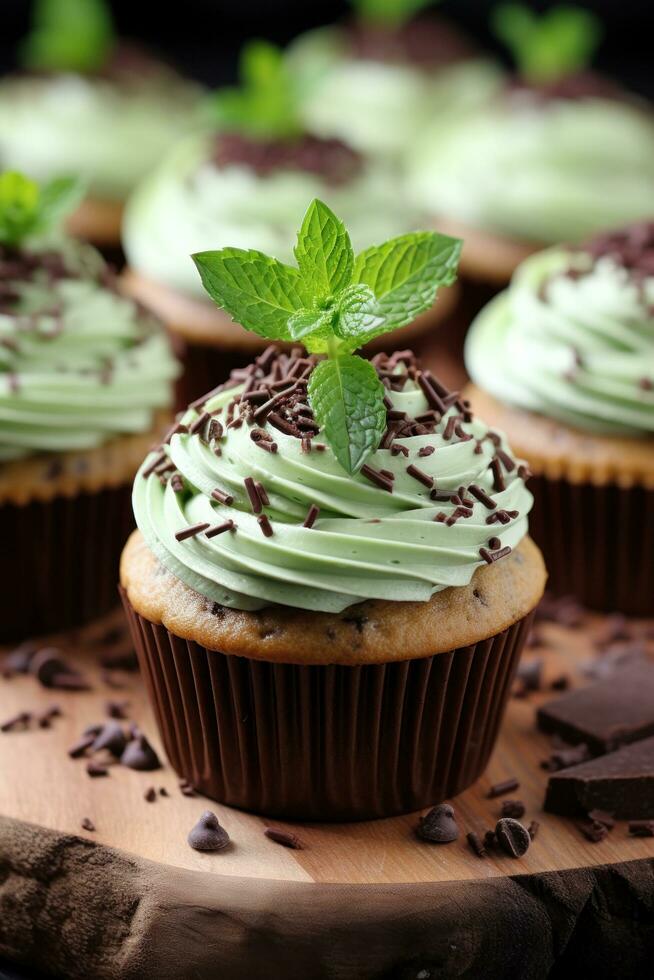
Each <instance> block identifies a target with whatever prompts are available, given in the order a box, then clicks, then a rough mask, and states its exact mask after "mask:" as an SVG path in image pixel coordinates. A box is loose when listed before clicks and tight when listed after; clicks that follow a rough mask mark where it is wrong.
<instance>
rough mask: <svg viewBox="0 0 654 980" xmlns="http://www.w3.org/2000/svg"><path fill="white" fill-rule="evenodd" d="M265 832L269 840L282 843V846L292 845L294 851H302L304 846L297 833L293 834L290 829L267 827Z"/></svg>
mask: <svg viewBox="0 0 654 980" xmlns="http://www.w3.org/2000/svg"><path fill="white" fill-rule="evenodd" d="M264 834H265V836H266V837H268V838H269V840H272V841H274V842H275V843H276V844H281V845H282V847H290V848H291V849H292V850H294V851H301V850H303V848H304V845H303V843H302V841H301V840H300V838H299V837H298V836H297V834H292V833H291V832H290V831H288V830H280V829H279V827H266V829H265V830H264Z"/></svg>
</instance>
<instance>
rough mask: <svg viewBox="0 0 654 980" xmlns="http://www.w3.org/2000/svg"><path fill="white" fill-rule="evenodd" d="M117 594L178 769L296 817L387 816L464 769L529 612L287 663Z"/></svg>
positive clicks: (475, 766)
mask: <svg viewBox="0 0 654 980" xmlns="http://www.w3.org/2000/svg"><path fill="white" fill-rule="evenodd" d="M122 595H123V602H124V605H125V609H126V612H127V616H128V619H129V622H130V628H131V631H132V636H133V639H134V642H135V646H136V649H137V653H138V656H139V661H140V664H141V669H142V672H143V675H144V678H145V683H146V685H147V689H148V692H149V696H150V699H151V701H152V704H153V706H154V711H155V715H156V719H157V723H158V726H159V730H160V733H161V737H162V740H163V743H164V747H165V750H166V753H167V755H168V758H169V759H170V762H171V763H172V765H173V767H174V769H175V770H176V771H177V773H178V774H179V776H181V777H182V778H183V779H186V780H188V782H189V783H190V784H191V785H192V786H194V787H195V788H196V789H198V790H199V791H200V792H202V793H204V794H206V795H207V796H209V797H211V798H213V799H215V800H218V801H219V802H221V803H225V804H228V805H230V806H235V807H240V808H242V809H245V810H253V811H255V812H258V813H265V814H267V815H270V816H277V817H287V818H293V819H308V820H359V819H368V818H373V817H384V816H391V815H393V814H397V813H404V812H408V811H411V810H416V809H419V808H420V807H424V806H427V805H430V804H433V803H438V802H439V801H440V800H443V799H445V798H449V797H453V796H455V795H456V794H457V793H460V792H461V791H462V790H463V789H465V788H466V787H467V786H469V785H470V784H471V783H473V782H474V781H475V780H476V779H477V778H478V776H480V775H481V773H482V772H483V771H484V768H485V767H486V764H487V762H488V758H489V756H490V753H491V751H492V748H493V745H494V742H495V739H496V736H497V732H498V728H499V725H500V721H501V719H502V715H503V712H504V708H505V705H506V700H507V697H508V694H509V689H510V685H511V682H512V679H513V676H514V672H515V668H516V666H517V662H518V658H519V656H520V651H521V648H522V646H523V643H524V640H525V637H526V635H527V632H528V629H529V623H530V621H531V615H529V616H527V617H525V618H523V619H522V620H519V621H518V622H517V623H515V624H514V625H513V626H511V627H509V628H508V629H506V630H504V631H503V632H501V633H498V634H497V635H496V636H493V637H491V638H490V639H487V640H483V641H481V642H479V643H476V644H473V645H472V646H467V647H462V648H460V649H457V650H453V651H451V652H449V653H439V654H436V655H434V656H432V657H426V658H423V659H417V660H408V661H402V662H394V663H386V664H367V665H362V666H345V665H327V666H325V665H298V664H283V663H271V662H266V661H261V660H250V659H248V658H247V657H239V656H234V655H226V654H223V653H219V652H216V651H214V650H208V649H206V648H205V647H203V646H201V645H199V644H198V643H195V642H193V641H189V640H183V639H181V638H180V637H178V636H176V635H175V634H173V633H171V632H170V631H169V630H167V629H166V627H165V626H162V625H157V624H154V623H152V622H150V621H149V620H147V619H145V618H144V617H143V616H141V615H139V614H138V613H137V612H136V611H135V610H134V609H133V607H132V606H131V604H130V602H129V600H128V599H127V597H126V594H125V593H124V591H123V592H122Z"/></svg>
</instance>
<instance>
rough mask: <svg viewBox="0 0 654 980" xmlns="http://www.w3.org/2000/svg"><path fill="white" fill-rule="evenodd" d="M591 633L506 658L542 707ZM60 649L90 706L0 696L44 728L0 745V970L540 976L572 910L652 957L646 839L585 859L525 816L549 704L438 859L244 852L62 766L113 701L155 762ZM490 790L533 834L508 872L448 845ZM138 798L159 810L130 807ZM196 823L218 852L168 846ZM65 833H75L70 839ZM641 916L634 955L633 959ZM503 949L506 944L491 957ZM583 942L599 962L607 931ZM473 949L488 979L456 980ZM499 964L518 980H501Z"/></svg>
mask: <svg viewBox="0 0 654 980" xmlns="http://www.w3.org/2000/svg"><path fill="white" fill-rule="evenodd" d="M601 629H602V619H601V618H600V617H588V621H587V623H585V625H584V628H583V629H575V630H572V629H568V628H564V627H561V626H559V625H557V624H553V623H546V624H543V625H542V626H541V627H539V630H540V631H541V632H542V634H543V637H544V639H545V645H544V646H539V647H538V649H535V650H533V651H531V650H530V651H527V653H526V656H527V657H532V656H538V657H543V658H544V659H545V672H544V679H545V687H547V686H548V684H549V683H550V682H551V680H553V679H554V678H555V677H558V676H560V675H561V674H566V675H571V676H573V677H574V678H575V680H576V681H578V680H579V679H580V677H581V674H580V667H582V666H583V664H584V662H586V661H590V660H591V659H593V658H594V657H596V656H597V653H596V650H595V649H594V644H593V638H594V637H596V636H597V635H599V631H600V630H601ZM95 632H96V633H98V634H99V635H100V636H101V635H102V633H103V629H99V628H98V629H97V630H96V631H95ZM60 646H61V647H63V648H64V649H65V655H66V658H67V659H68V660H69V661H70V662H71V663H74V664H75V665H76V666H78V667H79V669H80V670H82V671H83V672H84V674H85V675H86V676H87V677H88V679H89V681H90V682H91V684H92V690H90V691H87V692H83V693H82V692H74V693H73V692H62V691H49V690H46V689H44V688H42V687H41V686H40V685H39V684H38V683H37V681H36V680H35V679H34V678H33V677H31V676H23V675H20V676H19V675H16V676H13V677H11V678H9V679H3V680H0V705H1V709H2V710H1V715H0V723H1V722H2V721H3V720H4V719H6V718H8V717H10V716H13V715H14V714H16V713H18V712H21V711H28V712H33V713H38V712H40V711H44V710H45V709H47V708H48V707H49V706H50V705H52V704H53V703H57V704H58V705H59V706H60V707H61V711H62V716H61V717H59V718H56V719H55V720H54V721H53V722H52V725H51V727H50V728H45V729H41V728H39V727H38V726H36V725H34V724H33V725H31V726H30V727H29V729H28V730H26V731H13V732H10V733H5V734H0V813H1V814H2V817H1V818H0V913H1V915H0V955H2V954H4V955H6V956H8V957H13V958H16V959H20V960H22V961H23V962H26V963H29V964H31V965H33V966H36V967H39V968H41V969H44V970H46V969H47V970H51V971H53V972H55V973H57V974H58V975H63V976H66V977H69V976H70V977H78V976H79V977H82V976H84V977H96V976H97V977H123V976H128V977H132V976H134V977H136V976H138V977H157V978H159V977H169V976H170V977H173V976H174V977H176V978H184V977H187V976H188V977H203V976H205V975H206V976H219V977H223V976H225V977H232V976H233V977H239V976H247V977H258V976H262V977H263V976H280V977H286V976H289V977H295V976H298V977H299V976H318V977H323V976H324V977H357V978H358V977H367V976H371V977H376V976H385V975H386V974H385V973H384V972H383V971H384V970H387V971H388V970H391V971H393V970H399V969H400V968H401V969H404V967H405V966H406V968H407V969H408V970H409V971H411V970H413V965H414V961H415V963H417V964H418V966H417V967H416V970H417V973H416V974H415V975H416V976H418V975H419V974H420V969H423V968H424V969H427V967H420V963H423V962H424V963H427V964H428V965H429V963H430V962H432V961H433V962H434V963H439V964H441V965H440V966H439V970H440V971H441V972H438V973H434V974H433V976H439V977H441V976H478V975H479V976H484V977H491V976H505V975H516V976H517V975H519V976H521V977H522V976H547V975H548V970H549V969H550V967H551V966H552V965H553V964H554V963H556V962H558V958H559V956H560V955H564V956H571V955H573V953H571V949H573V947H570V939H571V937H572V938H574V936H575V931H576V930H577V929H579V927H580V923H582V924H583V922H584V921H585V919H586V918H588V916H589V911H588V910H589V904H588V903H589V902H591V906H590V907H591V908H593V909H595V912H594V913H593V915H592V916H591V921H590V923H588V924H587V926H586V927H585V928H588V929H590V930H591V932H592V930H593V929H596V928H599V925H600V924H601V921H602V919H603V918H607V917H608V918H609V919H610V918H612V917H613V916H616V915H617V916H619V918H620V922H619V923H618V924H616V926H615V928H616V934H615V937H614V938H617V937H618V935H619V936H620V937H621V938H620V942H621V943H622V942H623V941H624V940H625V937H624V935H623V933H624V930H625V919H627V920H628V921H629V923H630V924H629V927H628V934H629V942H630V943H631V946H630V949H631V954H633V955H636V954H639V955H640V954H641V953H642V952H643V949H646V948H648V949H649V951H650V953H652V951H654V924H653V922H654V919H653V917H652V914H651V912H652V905H653V904H654V839H637V838H630V837H628V836H627V830H626V826H625V825H624V824H618V825H617V826H616V828H615V829H614V830H613V832H612V833H611V835H610V836H609V838H608V839H607V840H605V841H604V842H601V843H599V844H593V843H590V842H589V841H587V840H585V839H584V837H583V836H582V835H581V833H580V832H579V829H578V828H577V827H576V826H575V824H574V823H573V822H571V821H567V820H564V819H561V818H557V817H554V816H552V815H550V814H543V813H542V812H541V805H542V801H543V798H544V791H545V784H546V778H547V777H546V773H544V772H543V770H542V769H541V768H540V765H539V763H540V761H541V760H542V759H544V758H545V757H546V756H547V755H548V754H549V751H550V748H551V746H550V744H549V742H548V739H547V738H545V737H544V736H542V735H540V734H538V733H537V732H536V731H535V728H534V713H535V707H536V705H537V704H538V703H539V702H540V701H542V700H543V699H544V698H546V697H551V696H552V694H551V692H547V693H544V694H535V695H531V696H530V697H529V699H517V698H512V699H511V702H510V704H509V709H508V712H507V716H506V719H505V722H504V724H503V727H502V731H501V735H500V739H499V742H498V745H497V748H496V751H495V753H494V755H493V758H492V761H491V764H490V766H489V768H488V771H487V773H486V774H485V776H484V777H483V778H482V779H481V780H479V782H478V783H477V784H476V785H475V786H473V787H472V788H471V789H469V790H468V791H466V792H465V793H463V794H462V795H461V796H459V797H458V798H457V799H456V800H454V801H453V803H454V806H455V810H456V815H457V820H458V823H459V826H460V828H461V838H460V839H459V840H458V841H456V842H454V843H452V844H448V845H433V844H431V845H430V844H427V843H424V842H422V841H420V840H418V838H417V837H416V834H415V828H416V823H417V815H416V814H412V815H407V816H405V817H399V818H394V819H390V820H380V821H374V822H368V823H359V824H347V825H317V824H310V825H309V824H306V825H291V824H288V823H281V822H279V821H275V822H274V823H273V824H272V825H273V826H276V827H283V828H284V829H287V830H293V831H294V832H295V833H296V834H298V835H299V837H300V838H301V840H302V842H303V844H304V847H303V849H302V850H289V849H287V848H284V847H282V846H280V845H278V844H276V843H274V842H273V841H271V840H269V839H268V838H267V837H265V836H264V833H263V831H264V829H265V828H266V827H267V826H270V825H271V824H270V823H269V822H268V821H266V819H265V818H264V817H262V816H256V815H251V814H246V813H242V812H239V811H235V810H231V809H229V808H226V807H223V806H220V805H218V804H214V803H212V802H209V801H207V800H205V799H203V798H201V797H197V796H195V797H191V798H188V797H185V796H183V795H182V794H181V792H180V789H179V786H178V781H177V777H176V775H175V773H174V772H173V771H172V770H171V769H170V767H168V766H167V765H165V764H164V767H163V768H162V769H161V770H159V771H157V772H153V773H140V772H134V771H131V770H128V769H126V768H124V767H122V766H118V765H117V766H114V767H111V769H110V775H109V776H107V777H103V778H91V777H89V775H88V774H87V772H86V761H85V760H84V759H78V760H74V759H71V758H69V756H68V754H67V750H68V748H69V746H70V745H72V744H73V743H74V742H75V741H76V740H77V738H78V737H79V735H80V734H81V732H82V730H83V729H84V728H85V727H86V726H87V725H89V724H92V723H96V722H99V721H101V720H103V718H105V717H106V702H107V700H108V699H111V700H123V699H126V700H128V701H129V708H128V714H129V718H130V719H132V720H133V721H135V722H136V723H137V724H138V725H139V726H140V727H141V729H142V730H143V731H144V732H145V733H146V734H147V735H148V736H149V737H151V741H152V742H153V744H154V745H155V746H156V747H157V749H158V750H160V743H159V741H158V738H157V735H156V730H155V727H154V723H153V720H152V716H151V713H150V710H149V707H148V705H147V703H146V700H145V697H144V692H143V687H142V684H141V681H140V678H139V676H138V674H136V673H129V674H128V673H115V672H112V673H111V674H109V675H107V673H106V672H103V671H102V670H101V669H100V667H99V666H98V663H97V649H98V647H97V642H96V641H93V642H87V641H85V640H84V637H82V639H81V640H76V641H74V642H70V641H66V640H65V639H64V641H63V643H62V642H61V641H60ZM107 678H109V679H110V680H111V683H112V686H111V687H109V686H108V685H107ZM116 682H118V683H120V684H121V685H124V686H121V688H120V689H115V688H114V687H113V685H114V684H115V683H116ZM161 757H162V759H163V753H161ZM509 776H515V777H517V778H518V779H519V781H520V788H519V790H517V791H516V792H515V793H512V794H511V795H512V796H514V797H519V798H520V799H522V800H523V801H524V802H525V804H526V806H527V813H526V816H525V818H524V819H525V821H527V822H528V821H529V820H532V819H536V820H538V821H539V822H540V828H539V831H538V834H537V837H536V840H535V841H534V843H533V845H532V846H531V848H530V849H529V851H528V853H527V854H526V855H525V857H524V858H522V859H520V860H515V859H511V858H510V857H508V856H503V855H501V854H499V853H496V852H489V854H488V856H487V857H485V858H483V859H480V858H479V857H477V856H476V855H475V854H474V853H473V852H472V851H471V850H470V848H469V846H468V845H467V843H466V839H465V833H466V832H467V831H469V830H474V831H477V832H478V833H480V834H481V835H483V832H484V830H486V829H487V828H489V827H493V826H494V824H495V821H496V819H497V817H498V815H499V808H500V802H501V801H500V800H491V799H488V798H487V793H488V789H489V787H490V785H491V784H493V783H495V782H498V781H500V780H503V779H505V778H507V777H509ZM151 786H153V787H155V788H156V789H157V791H158V790H159V788H160V787H165V789H166V790H167V792H168V794H169V796H167V797H162V796H160V795H157V799H156V801H155V802H152V803H150V802H147V801H146V800H145V798H144V794H145V793H146V791H147V789H148V788H149V787H151ZM205 809H212V810H213V811H214V812H216V813H217V815H218V817H219V819H220V821H221V823H222V824H223V825H224V826H225V827H226V828H227V830H228V831H229V834H230V836H231V839H232V844H231V846H230V847H229V849H228V850H226V851H224V852H219V853H214V854H202V853H198V852H196V851H193V850H191V848H190V847H189V846H188V844H187V842H186V836H187V834H188V831H189V830H190V828H191V827H192V825H193V824H194V823H195V821H196V820H197V819H198V817H199V816H200V814H201V813H202V812H203V811H204V810H205ZM85 817H87V818H90V819H91V820H92V822H93V824H94V825H95V827H96V830H95V832H87V831H85V830H83V829H82V821H83V819H84V818H85ZM618 881H619V882H620V885H619V888H618V890H617V892H616V882H618ZM607 889H608V890H607ZM616 902H617V903H618V904H617V906H615V903H616ZM613 906H615V908H613ZM644 908H646V909H647V910H648V914H649V919H648V926H647V930H646V931H647V935H646V936H644V937H643V936H641V937H640V938H637V937H636V939H635V935H636V934H637V933H638V932H639V929H641V930H642V928H643V909H644ZM630 910H631V912H630ZM455 913H456V914H455ZM639 916H640V921H639ZM631 918H633V922H631ZM520 929H522V930H524V936H523V939H520V940H519V941H517V939H516V938H514V939H513V940H512V941H511V943H510V944H509V946H507V947H506V948H502V949H498V948H497V943H498V942H499V941H500V940H501V937H502V936H504V935H506V936H510V935H511V934H512V932H515V931H516V930H520ZM332 933H333V934H334V935H338V936H339V937H340V938H339V939H338V942H337V941H336V940H335V939H330V938H329V937H330V936H331V935H332ZM584 935H585V933H584ZM457 937H458V939H457ZM602 937H603V946H604V947H606V946H607V944H608V946H609V947H610V946H611V942H612V938H611V926H610V925H607V927H606V928H605V929H604V931H603V933H602ZM92 939H93V941H91V940H92ZM634 942H636V945H635V946H634ZM642 943H645V946H644V947H643V946H642ZM648 944H653V945H649V946H648ZM557 945H559V946H560V949H557ZM335 946H338V949H336V948H335ZM489 949H490V950H491V951H493V950H494V952H493V954H492V955H493V959H492V960H491V961H490V962H489V963H487V964H486V966H484V968H483V972H480V973H476V972H474V971H475V970H476V969H477V968H479V970H481V969H482V966H481V964H482V957H483V956H487V955H489V953H488V950H489ZM631 954H630V955H631ZM314 955H315V957H316V959H315V962H314V959H313V957H314ZM590 955H595V953H594V952H591V953H590ZM608 955H609V953H607V952H606V949H605V951H604V954H603V958H601V959H600V962H601V965H603V967H606V965H607V962H610V960H609V961H607V960H606V959H604V957H606V956H608ZM615 955H618V954H617V953H616V954H615ZM621 955H623V956H624V955H626V954H625V952H624V951H623V953H622V954H621ZM416 957H417V958H416ZM434 957H435V958H434ZM462 957H463V960H462ZM498 957H499V958H498ZM430 958H431V959H430ZM274 963H277V969H278V971H279V972H274V970H273V969H272V967H271V964H274ZM509 963H513V964H514V969H517V966H516V964H517V965H519V967H520V970H521V971H523V972H519V973H503V972H501V971H502V970H504V969H506V968H507V964H509ZM475 964H477V965H475ZM430 968H431V967H430ZM434 968H435V967H434ZM307 969H308V970H309V972H308V973H307V972H306V971H307ZM266 970H271V972H266ZM303 970H304V971H305V972H302V971H303ZM311 970H314V972H311ZM525 970H526V971H527V972H524V971H525ZM221 971H222V972H221ZM443 971H445V972H443ZM448 971H449V972H448ZM457 971H458V972H457ZM461 971H462V972H461ZM471 971H472V972H471ZM388 975H389V976H395V975H397V976H404V975H406V976H407V977H410V976H413V974H412V973H411V972H409V973H406V974H402V973H394V972H390V973H388ZM428 975H429V976H431V975H432V974H428ZM596 975H599V976H604V975H609V974H604V973H599V974H596ZM611 975H614V976H615V975H619V976H630V975H631V974H627V973H620V974H611ZM633 975H634V976H638V975H639V974H637V973H635V974H633Z"/></svg>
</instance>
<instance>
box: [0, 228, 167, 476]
mask: <svg viewBox="0 0 654 980" xmlns="http://www.w3.org/2000/svg"><path fill="white" fill-rule="evenodd" d="M177 373H178V368H177V364H176V362H175V360H174V358H173V356H172V354H171V351H170V348H169V345H168V341H167V339H166V337H165V335H164V333H163V331H162V330H161V329H160V328H159V326H158V325H156V324H154V323H153V322H152V320H151V318H150V317H148V316H146V315H144V314H143V313H142V312H141V311H140V310H139V309H138V308H137V307H136V306H135V304H134V303H133V302H131V301H130V300H128V299H125V298H124V297H122V296H120V295H119V294H118V292H117V291H116V290H115V289H114V288H113V287H112V286H111V285H110V284H109V283H108V281H107V269H106V266H105V264H104V261H103V259H102V258H101V256H100V255H99V254H98V253H97V252H95V250H94V249H92V248H90V246H86V245H82V244H79V243H76V242H72V241H69V240H64V241H60V242H57V243H55V242H51V241H50V242H41V243H38V244H33V245H32V244H31V245H30V246H29V248H27V247H24V248H23V249H22V250H21V251H19V252H18V251H15V250H11V249H2V247H1V246H0V460H9V459H14V458H18V457H21V456H27V455H30V454H32V453H38V452H65V451H68V450H83V449H90V448H93V447H95V446H98V445H101V444H102V443H104V442H106V441H107V440H108V439H110V438H111V437H112V436H115V435H119V434H123V433H133V432H146V431H148V429H149V428H150V427H151V425H152V422H153V418H154V414H155V412H156V411H157V410H158V409H164V408H167V407H168V406H169V405H170V404H171V402H172V382H173V379H174V378H175V377H176V375H177Z"/></svg>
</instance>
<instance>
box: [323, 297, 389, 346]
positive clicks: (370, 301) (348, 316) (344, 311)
mask: <svg viewBox="0 0 654 980" xmlns="http://www.w3.org/2000/svg"><path fill="white" fill-rule="evenodd" d="M337 314H338V315H337V317H336V320H335V324H334V332H335V334H336V336H337V337H341V338H343V339H344V340H347V341H354V343H348V344H346V345H345V346H346V347H347V349H348V350H354V349H355V348H356V347H361V346H363V344H365V343H367V339H368V338H369V337H374V336H377V334H378V333H383V332H384V331H385V330H386V329H387V327H386V320H385V319H384V317H383V316H382V315H381V314H380V312H379V304H378V302H377V297H376V296H375V294H374V293H373V291H372V289H371V288H370V286H365V285H363V284H360V283H354V284H353V285H352V286H348V287H347V289H344V290H342V292H341V293H340V294H339V296H338V303H337ZM341 346H343V345H341Z"/></svg>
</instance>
